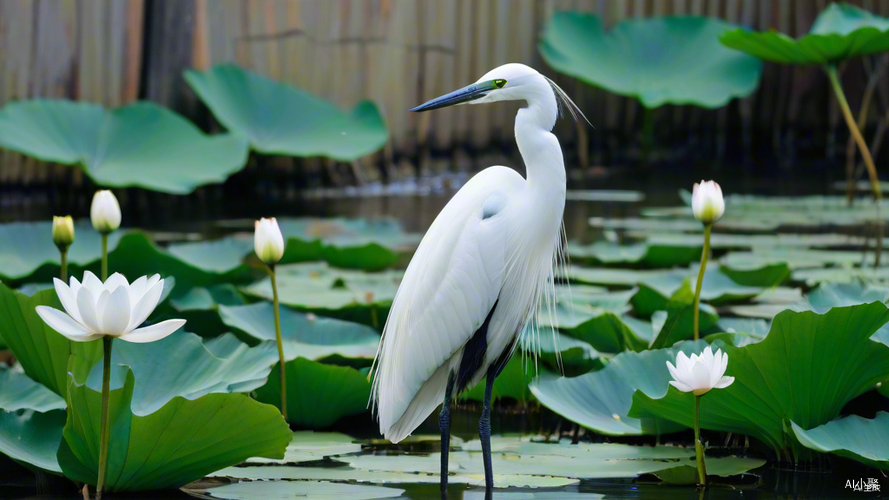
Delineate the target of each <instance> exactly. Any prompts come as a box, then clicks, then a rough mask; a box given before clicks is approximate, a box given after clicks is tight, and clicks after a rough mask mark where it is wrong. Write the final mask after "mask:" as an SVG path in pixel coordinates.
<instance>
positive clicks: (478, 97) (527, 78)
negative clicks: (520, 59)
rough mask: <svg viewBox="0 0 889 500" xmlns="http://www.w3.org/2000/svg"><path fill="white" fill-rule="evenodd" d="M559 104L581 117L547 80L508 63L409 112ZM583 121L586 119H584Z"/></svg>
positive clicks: (530, 69) (522, 65)
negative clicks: (459, 106)
mask: <svg viewBox="0 0 889 500" xmlns="http://www.w3.org/2000/svg"><path fill="white" fill-rule="evenodd" d="M553 97H555V100H556V101H561V102H562V104H564V105H565V106H566V107H567V108H568V109H569V110H570V112H571V114H572V116H574V118H575V119H577V118H578V117H580V116H583V113H581V112H580V109H579V108H578V107H577V105H576V104H574V102H573V101H571V99H570V98H568V96H567V94H565V92H564V91H563V90H562V89H561V88H559V86H558V85H556V84H555V82H553V81H552V80H550V79H549V78H547V77H545V76H543V75H541V74H540V73H538V72H537V70H535V69H533V68H529V67H528V66H525V65H524V64H519V63H509V64H504V65H503V66H499V67H497V68H494V69H492V70H491V71H488V72H487V73H485V75H484V76H482V77H481V78H479V79H478V81H476V82H475V83H473V84H471V85H467V86H466V87H463V88H462V89H459V90H455V91H453V92H451V93H449V94H445V95H443V96H441V97H436V98H435V99H432V100H431V101H428V102H425V103H423V104H421V105H419V106H417V107H416V108H413V109H412V110H411V111H418V112H419V111H429V110H432V109H438V108H445V107H448V106H454V105H457V104H481V103H486V102H496V101H520V100H521V101H531V100H534V99H550V100H551V99H553ZM584 118H585V117H584Z"/></svg>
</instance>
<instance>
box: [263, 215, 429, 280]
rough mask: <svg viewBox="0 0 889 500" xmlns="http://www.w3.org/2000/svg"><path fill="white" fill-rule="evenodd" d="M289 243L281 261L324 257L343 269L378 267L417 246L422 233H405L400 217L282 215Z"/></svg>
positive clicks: (291, 261)
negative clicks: (303, 216) (300, 216)
mask: <svg viewBox="0 0 889 500" xmlns="http://www.w3.org/2000/svg"><path fill="white" fill-rule="evenodd" d="M278 224H279V225H280V227H281V232H282V233H283V234H284V237H285V238H287V246H286V248H285V249H284V256H283V257H282V258H281V264H287V263H294V262H308V261H314V260H323V261H325V262H327V263H328V264H330V265H332V266H334V267H339V268H343V269H363V270H365V271H378V270H380V269H385V268H387V267H390V266H392V265H394V264H396V263H397V262H398V260H399V259H400V258H401V256H402V255H403V254H405V253H407V252H409V251H411V250H412V249H414V248H415V247H416V245H417V244H418V243H419V241H420V237H421V235H419V234H409V233H405V232H404V230H403V229H402V228H401V224H400V223H399V222H398V221H397V220H396V219H391V218H382V219H363V218H362V219H346V218H331V219H319V218H314V217H305V218H290V219H288V218H284V219H278Z"/></svg>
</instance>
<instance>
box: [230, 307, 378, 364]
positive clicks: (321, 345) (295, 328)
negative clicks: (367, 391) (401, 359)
mask: <svg viewBox="0 0 889 500" xmlns="http://www.w3.org/2000/svg"><path fill="white" fill-rule="evenodd" d="M219 316H220V317H221V318H222V321H223V322H224V323H225V324H226V325H227V326H228V327H229V328H232V329H234V330H235V331H238V332H243V333H244V334H245V335H244V337H246V338H247V341H248V342H250V341H251V340H252V342H253V343H255V342H258V341H265V340H269V341H272V342H275V341H276V340H275V309H274V306H273V305H272V304H271V303H270V302H265V301H263V302H257V303H255V304H250V305H244V306H234V307H226V306H220V307H219ZM280 316H281V341H282V342H283V345H284V359H286V360H291V359H295V358H297V357H299V356H301V357H304V358H307V359H312V360H327V361H328V362H329V361H335V360H336V358H352V359H359V360H361V359H363V360H366V363H364V364H365V365H366V364H369V362H370V361H371V360H372V359H373V357H374V356H375V355H376V352H377V345H378V344H379V343H380V335H379V334H378V333H377V332H376V331H375V330H374V329H373V328H371V327H369V326H366V325H362V324H359V323H352V322H351V321H342V320H339V319H333V318H323V317H318V316H315V315H314V314H304V313H301V312H298V311H294V310H293V309H290V308H289V307H284V306H282V307H281V308H280Z"/></svg>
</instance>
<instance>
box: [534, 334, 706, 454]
mask: <svg viewBox="0 0 889 500" xmlns="http://www.w3.org/2000/svg"><path fill="white" fill-rule="evenodd" d="M706 346H707V342H705V341H703V340H698V341H697V342H683V343H681V344H678V345H676V346H675V347H671V348H668V349H657V350H653V351H643V352H623V353H620V354H618V355H616V356H614V357H613V358H612V359H611V360H610V361H609V362H608V363H607V364H606V365H605V368H603V369H601V370H599V371H596V372H590V373H587V374H584V375H581V376H579V377H573V378H568V377H559V376H556V375H551V374H544V375H542V376H541V377H540V378H538V379H537V380H535V381H534V382H533V383H532V384H531V392H532V393H533V394H534V396H535V397H536V398H537V400H538V401H540V403H541V404H543V405H544V406H546V407H547V408H549V409H550V410H552V411H554V412H556V413H558V414H559V415H562V416H563V417H565V418H567V419H568V420H571V421H572V422H576V423H578V424H580V425H582V426H584V427H586V428H588V429H592V430H594V431H596V432H599V433H601V434H608V435H612V436H624V435H642V434H666V433H669V432H675V431H678V430H681V429H683V428H684V426H683V425H680V424H676V423H673V422H671V421H670V420H665V419H661V418H651V417H649V416H646V417H643V418H631V417H629V416H628V414H629V411H630V407H631V405H632V402H633V392H634V391H636V390H637V389H643V390H644V391H645V392H646V393H647V394H664V393H665V392H666V390H667V385H668V382H669V381H670V380H671V377H670V373H669V371H668V370H667V361H671V362H674V363H675V361H676V354H677V353H678V352H679V351H682V352H684V353H686V354H690V353H699V352H701V351H702V350H703V349H704V348H705V347H706Z"/></svg>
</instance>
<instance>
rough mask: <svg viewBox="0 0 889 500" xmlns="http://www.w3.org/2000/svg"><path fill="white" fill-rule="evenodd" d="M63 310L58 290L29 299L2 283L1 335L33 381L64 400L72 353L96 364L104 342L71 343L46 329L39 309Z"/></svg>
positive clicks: (0, 286)
mask: <svg viewBox="0 0 889 500" xmlns="http://www.w3.org/2000/svg"><path fill="white" fill-rule="evenodd" d="M41 305H43V306H50V307H54V308H56V309H62V304H61V303H60V302H59V299H58V297H56V292H55V290H44V291H42V292H38V293H36V294H34V296H31V297H29V296H27V295H25V294H22V293H19V292H16V291H13V290H11V289H9V288H8V287H7V286H6V285H3V284H0V335H2V336H3V340H4V341H5V342H6V345H7V346H8V347H9V349H10V350H12V353H13V354H14V355H15V357H16V359H17V360H18V362H19V363H20V364H21V366H22V368H23V369H24V371H25V373H26V374H28V376H29V377H30V378H32V379H33V380H35V381H36V382H39V383H40V384H42V385H44V386H46V387H47V388H49V389H50V390H51V391H53V392H55V393H56V394H58V395H60V396H62V397H64V396H65V388H66V387H67V373H68V357H69V356H70V355H71V354H72V353H78V355H80V356H82V357H84V358H86V359H89V360H91V361H93V362H95V361H97V360H99V359H101V358H102V343H101V342H99V341H97V340H96V341H92V342H71V341H70V340H68V339H67V338H65V337H64V336H62V335H61V334H60V333H58V332H56V331H55V330H53V329H52V328H50V327H48V326H46V323H44V322H43V320H42V319H40V316H38V315H37V311H36V310H35V308H36V307H37V306H41Z"/></svg>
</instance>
